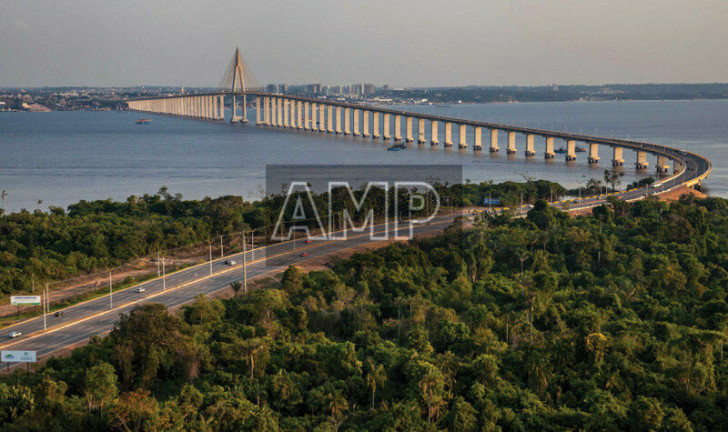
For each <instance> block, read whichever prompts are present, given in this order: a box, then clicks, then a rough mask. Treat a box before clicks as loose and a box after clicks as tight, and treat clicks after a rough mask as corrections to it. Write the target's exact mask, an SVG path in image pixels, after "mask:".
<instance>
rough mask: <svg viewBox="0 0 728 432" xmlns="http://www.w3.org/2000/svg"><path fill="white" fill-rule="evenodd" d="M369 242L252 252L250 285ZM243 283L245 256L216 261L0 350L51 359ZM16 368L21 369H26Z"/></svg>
mask: <svg viewBox="0 0 728 432" xmlns="http://www.w3.org/2000/svg"><path fill="white" fill-rule="evenodd" d="M450 222H451V220H450V218H449V216H447V217H446V216H442V217H438V218H435V219H433V220H432V221H431V222H429V223H427V224H413V232H414V233H415V234H416V235H417V234H423V233H429V232H434V231H441V230H442V229H443V228H444V227H445V226H447V225H448V224H449V223H450ZM400 229H402V228H401V227H400ZM393 230H394V227H393V224H390V225H389V227H388V229H387V230H385V227H384V226H383V225H377V226H376V227H375V232H376V233H383V232H385V231H389V233H390V234H391V233H393ZM400 233H404V231H400ZM369 236H370V235H369V232H367V233H349V235H348V238H347V239H346V240H333V241H313V242H311V243H310V244H306V243H305V242H304V241H303V240H297V241H295V242H293V241H288V242H283V243H278V244H274V245H270V246H267V247H264V248H257V249H254V250H250V251H247V252H246V258H247V261H248V265H247V266H246V267H247V275H248V280H250V279H253V278H256V277H260V276H267V275H273V274H275V273H277V272H279V271H280V270H283V269H285V268H287V267H288V266H289V265H293V264H299V263H302V262H304V261H306V260H309V259H313V258H318V257H323V256H325V255H328V254H332V253H335V252H337V251H341V250H343V249H348V248H352V247H357V246H361V245H364V244H366V243H369V242H370V240H369ZM304 252H305V253H306V254H307V256H305V257H304V256H302V255H301V254H302V253H304ZM227 260H233V261H235V262H236V263H235V265H232V266H231V265H228V264H226V263H225V261H227ZM242 278H243V271H242V253H238V254H234V255H230V256H227V257H224V258H219V259H215V260H213V261H212V274H210V262H206V263H204V264H200V265H197V266H194V267H190V268H187V269H183V270H180V271H178V272H175V273H172V274H170V275H168V276H167V277H166V289H165V286H164V285H165V284H164V283H163V281H162V279H161V278H157V279H153V280H150V281H147V282H143V283H141V284H139V285H136V286H134V287H131V288H127V289H123V290H119V291H116V292H114V294H113V309H111V304H110V301H109V295H105V296H102V297H98V298H96V299H93V300H90V301H86V302H83V303H79V304H77V305H74V306H70V307H68V308H65V309H63V312H64V313H63V316H62V317H55V316H54V315H52V314H51V315H48V317H47V324H48V330H47V331H45V332H44V331H43V317H42V316H41V317H36V318H32V319H28V320H26V321H23V322H20V323H18V324H15V325H12V326H9V327H6V328H5V329H3V330H2V334H1V337H2V338H8V337H9V336H8V335H9V334H10V333H11V332H14V331H19V332H22V336H21V337H18V338H16V339H6V340H3V341H2V343H0V349H2V350H17V351H36V352H37V356H38V358H44V357H48V356H49V355H51V354H52V353H54V352H56V351H58V350H60V349H63V348H66V347H69V346H72V345H74V344H77V343H79V342H84V341H86V340H87V339H89V338H90V337H91V336H94V335H103V334H105V333H107V332H109V331H110V330H112V329H113V327H114V324H115V323H116V321H117V320H118V318H119V315H120V314H122V313H124V314H128V313H129V311H130V310H131V309H132V308H134V307H135V306H137V305H140V304H144V303H161V304H164V305H165V306H167V307H169V308H172V307H175V306H179V305H182V304H185V303H188V302H190V301H192V300H193V299H194V297H195V296H197V295H199V294H205V295H207V294H212V293H215V292H217V291H220V290H224V289H230V287H229V285H230V282H233V281H240V280H242ZM138 288H143V289H144V291H143V292H137V289H138ZM241 295H242V294H241ZM7 366H8V365H7V364H6V363H0V371H3V372H4V371H5V370H6V368H7ZM10 366H11V368H12V367H17V366H20V363H15V364H11V365H10Z"/></svg>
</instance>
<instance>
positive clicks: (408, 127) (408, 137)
mask: <svg viewBox="0 0 728 432" xmlns="http://www.w3.org/2000/svg"><path fill="white" fill-rule="evenodd" d="M405 122H406V125H405V128H406V133H407V135H406V136H405V138H404V139H405V141H407V142H408V143H411V142H413V141H414V140H415V139H414V137H413V136H412V117H407V119H406V120H405Z"/></svg>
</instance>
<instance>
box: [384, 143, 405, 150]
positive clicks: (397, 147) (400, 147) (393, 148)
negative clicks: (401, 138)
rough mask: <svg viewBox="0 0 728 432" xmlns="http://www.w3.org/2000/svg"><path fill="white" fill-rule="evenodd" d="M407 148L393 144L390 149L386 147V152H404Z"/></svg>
mask: <svg viewBox="0 0 728 432" xmlns="http://www.w3.org/2000/svg"><path fill="white" fill-rule="evenodd" d="M406 149H407V146H406V145H404V144H395V145H393V146H392V147H388V148H387V150H388V151H400V150H406Z"/></svg>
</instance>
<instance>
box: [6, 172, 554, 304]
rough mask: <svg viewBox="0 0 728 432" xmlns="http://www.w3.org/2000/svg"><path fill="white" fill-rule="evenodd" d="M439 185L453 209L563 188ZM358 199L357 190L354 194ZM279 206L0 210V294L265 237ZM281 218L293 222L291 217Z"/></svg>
mask: <svg viewBox="0 0 728 432" xmlns="http://www.w3.org/2000/svg"><path fill="white" fill-rule="evenodd" d="M436 187H437V189H438V190H439V192H440V194H441V195H442V196H447V197H448V199H449V200H450V201H449V203H448V204H449V205H453V206H461V205H476V204H478V203H482V200H483V197H488V196H491V197H493V198H500V199H501V202H502V203H504V204H505V205H510V204H515V203H517V202H520V199H521V197H523V200H524V202H526V203H532V202H534V201H535V200H537V199H548V198H549V197H550V196H551V195H552V194H555V196H557V197H558V196H560V195H562V194H563V193H565V189H564V188H563V187H561V186H560V185H558V184H556V183H551V182H547V181H542V180H538V181H527V182H523V183H515V182H506V183H501V184H493V183H492V182H486V183H480V184H475V183H470V182H467V183H465V184H462V185H444V184H443V185H437V186H436ZM335 193H336V194H337V198H339V199H336V200H335V202H336V203H337V205H338V206H348V207H349V208H351V205H352V204H351V202H349V201H347V200H346V198H347V196H346V195H345V191H342V190H339V191H335ZM361 193H362V192H361V191H358V192H357V196H358V197H360V196H361ZM314 199H315V201H316V203H317V205H318V206H319V208H324V207H325V206H326V205H327V204H326V203H328V195H326V194H317V195H315V196H314ZM392 199H393V198H392ZM283 202H284V197H283V196H280V195H274V196H271V197H265V198H262V199H260V200H257V201H254V202H247V201H244V200H243V198H242V197H238V196H224V197H220V198H214V199H212V198H205V199H202V200H185V199H183V198H182V196H181V195H172V194H170V193H169V191H168V190H167V188H165V187H163V188H161V189H160V190H159V192H158V193H156V194H153V195H149V194H145V195H143V196H131V197H129V198H128V199H127V200H126V201H113V200H99V201H90V202H87V201H81V202H79V203H76V204H72V205H70V206H68V209H67V210H65V209H63V208H60V207H52V208H51V209H50V211H49V212H42V211H40V210H36V211H34V212H28V211H21V212H18V213H11V214H2V212H1V211H0V296H6V295H9V294H12V293H16V292H30V290H31V288H32V285H33V283H34V282H35V284H39V283H43V282H49V281H59V280H63V279H67V278H70V277H75V276H79V275H83V274H86V273H89V272H93V271H95V270H103V269H106V268H112V267H115V266H119V265H121V264H124V263H127V262H129V261H132V260H134V259H137V258H140V257H154V255H155V254H156V253H157V252H160V251H165V250H169V249H174V248H178V247H182V246H189V245H194V244H201V246H205V247H206V243H205V242H206V241H208V240H215V239H216V238H217V237H218V236H220V235H231V234H233V233H239V232H241V231H242V230H250V229H257V230H258V234H260V233H264V231H265V230H266V227H270V226H271V225H272V224H273V223H275V221H276V218H277V216H278V212H279V210H280V208H281V207H282V206H283ZM400 202H404V201H400ZM339 209H340V208H339ZM291 210H292V209H291ZM352 210H353V209H352ZM286 216H287V218H288V219H287V220H290V217H291V214H290V212H289V213H287V214H286ZM399 216H402V215H399Z"/></svg>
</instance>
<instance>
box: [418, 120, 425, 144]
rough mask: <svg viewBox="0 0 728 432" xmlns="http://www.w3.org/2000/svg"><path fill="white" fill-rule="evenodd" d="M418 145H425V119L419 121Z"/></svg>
mask: <svg viewBox="0 0 728 432" xmlns="http://www.w3.org/2000/svg"><path fill="white" fill-rule="evenodd" d="M417 135H419V137H418V138H417V144H424V143H425V119H423V118H421V119H419V120H418V121H417Z"/></svg>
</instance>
